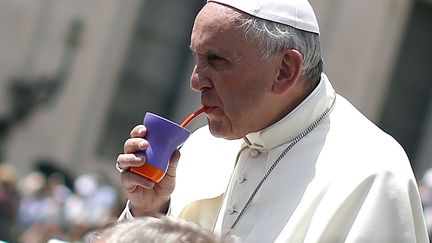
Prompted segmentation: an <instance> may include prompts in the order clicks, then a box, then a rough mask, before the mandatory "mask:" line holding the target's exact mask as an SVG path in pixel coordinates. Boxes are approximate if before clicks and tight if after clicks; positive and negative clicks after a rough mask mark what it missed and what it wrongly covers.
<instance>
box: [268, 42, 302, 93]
mask: <svg viewBox="0 0 432 243" xmlns="http://www.w3.org/2000/svg"><path fill="white" fill-rule="evenodd" d="M302 66H303V58H302V55H301V53H300V52H299V51H297V50H287V51H285V52H284V53H283V55H282V58H281V61H280V65H279V68H278V73H277V75H276V79H275V81H274V82H273V86H272V91H273V93H275V94H282V93H284V92H285V91H287V90H288V89H289V88H290V87H291V86H293V85H294V84H295V83H296V82H297V81H298V80H299V78H300V74H301V69H302Z"/></svg>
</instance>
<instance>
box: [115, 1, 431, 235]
mask: <svg viewBox="0 0 432 243" xmlns="http://www.w3.org/2000/svg"><path fill="white" fill-rule="evenodd" d="M191 49H192V52H193V54H194V55H195V57H196V65H195V68H194V70H193V73H192V76H191V87H192V88H193V89H194V90H196V91H197V92H200V93H201V102H202V105H203V106H206V107H208V109H207V111H206V116H207V119H208V126H206V127H203V128H201V129H199V130H198V131H196V132H195V133H194V134H193V135H192V136H191V137H190V139H189V140H188V141H187V142H186V143H185V144H184V146H183V147H182V149H181V152H182V156H181V157H180V153H179V152H177V151H176V152H175V153H174V155H173V157H172V159H171V165H170V167H169V169H168V171H167V174H166V176H165V177H164V179H163V180H162V181H161V182H159V183H156V184H155V183H154V182H151V181H149V180H147V179H145V178H144V177H141V176H139V175H137V174H135V173H133V172H131V171H129V170H128V168H130V167H135V166H141V165H143V164H144V163H145V162H146V161H145V158H141V157H138V156H136V155H135V154H134V153H135V152H137V151H139V150H145V149H146V148H147V146H148V143H147V141H146V140H145V137H146V128H145V127H144V126H142V125H139V126H137V127H135V128H134V129H133V130H132V132H131V138H130V139H128V140H127V141H126V142H125V146H124V153H123V154H121V155H119V157H118V159H117V167H119V168H122V174H121V178H122V183H123V186H124V188H125V190H126V192H127V196H128V198H129V201H128V203H127V206H126V208H125V210H124V212H123V214H122V215H121V216H120V218H121V219H124V218H126V219H127V218H132V217H138V216H142V215H152V214H154V213H158V212H159V213H169V214H171V215H175V216H179V217H181V218H184V219H187V220H190V221H193V222H195V223H197V224H199V225H201V226H202V227H205V228H208V229H211V230H213V231H214V232H216V233H222V234H233V235H236V236H238V237H239V238H240V239H241V240H242V241H244V242H392V243H395V242H428V238H427V234H426V227H425V223H424V218H423V215H422V208H421V204H420V199H419V194H418V190H417V185H416V182H415V179H414V176H413V173H412V169H411V167H410V163H409V160H408V158H407V156H406V154H405V153H404V151H403V149H402V148H401V147H400V145H399V144H398V143H397V142H396V141H395V140H394V139H393V138H391V137H390V136H389V135H387V134H385V133H384V132H383V131H381V130H380V129H379V128H378V127H376V126H375V125H374V124H373V123H372V122H371V121H369V120H368V119H367V118H366V117H364V116H363V115H362V114H361V113H360V112H359V111H357V110H356V109H355V108H354V107H353V106H352V105H351V104H350V103H349V102H348V101H347V100H345V99H344V98H343V97H342V96H340V95H338V94H336V93H335V91H334V89H333V88H332V86H331V84H330V82H329V80H328V78H327V76H326V75H325V74H324V73H323V72H322V69H323V62H322V58H321V53H320V45H319V28H318V24H317V21H316V17H315V14H314V12H313V10H312V8H311V6H310V5H309V3H308V1H306V0H247V1H246V0H209V1H208V2H207V4H206V5H205V6H204V7H203V9H202V10H201V11H200V13H199V14H198V16H197V17H196V20H195V23H194V27H193V31H192V37H191ZM210 133H211V134H210ZM216 137H217V138H216ZM179 158H180V161H179ZM178 161H179V162H178ZM177 164H178V168H177ZM175 182H176V183H177V185H176V186H175V184H176V183H175Z"/></svg>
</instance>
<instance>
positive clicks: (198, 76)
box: [190, 65, 213, 92]
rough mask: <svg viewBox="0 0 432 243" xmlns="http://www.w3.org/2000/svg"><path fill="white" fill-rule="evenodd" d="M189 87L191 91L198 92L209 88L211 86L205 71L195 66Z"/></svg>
mask: <svg viewBox="0 0 432 243" xmlns="http://www.w3.org/2000/svg"><path fill="white" fill-rule="evenodd" d="M190 86H191V88H192V89H193V90H195V91H197V92H199V91H202V90H204V89H206V88H211V87H212V86H213V85H212V82H211V79H210V78H209V77H208V74H207V73H206V71H205V69H203V68H200V67H199V66H198V65H195V67H194V69H193V71H192V75H191V78H190Z"/></svg>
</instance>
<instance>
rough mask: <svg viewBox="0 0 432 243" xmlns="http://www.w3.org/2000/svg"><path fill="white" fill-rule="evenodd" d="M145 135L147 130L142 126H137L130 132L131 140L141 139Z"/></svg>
mask: <svg viewBox="0 0 432 243" xmlns="http://www.w3.org/2000/svg"><path fill="white" fill-rule="evenodd" d="M146 133H147V129H146V127H145V126H144V125H137V126H136V127H134V128H133V129H132V131H131V132H130V137H131V138H143V137H144V136H145V135H146Z"/></svg>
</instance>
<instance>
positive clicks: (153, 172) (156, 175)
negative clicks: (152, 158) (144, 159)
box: [131, 163, 165, 183]
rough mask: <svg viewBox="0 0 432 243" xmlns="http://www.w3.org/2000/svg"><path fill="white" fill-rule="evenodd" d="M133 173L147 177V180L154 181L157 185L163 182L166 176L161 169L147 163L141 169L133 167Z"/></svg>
mask: <svg viewBox="0 0 432 243" xmlns="http://www.w3.org/2000/svg"><path fill="white" fill-rule="evenodd" d="M131 171H133V172H135V173H137V174H139V175H142V176H144V177H146V178H147V179H150V180H152V181H153V182H155V183H158V182H160V181H161V180H162V178H163V176H164V175H165V172H163V171H161V170H160V169H158V168H156V167H154V166H152V165H150V164H148V163H145V164H144V165H143V166H140V167H131Z"/></svg>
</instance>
